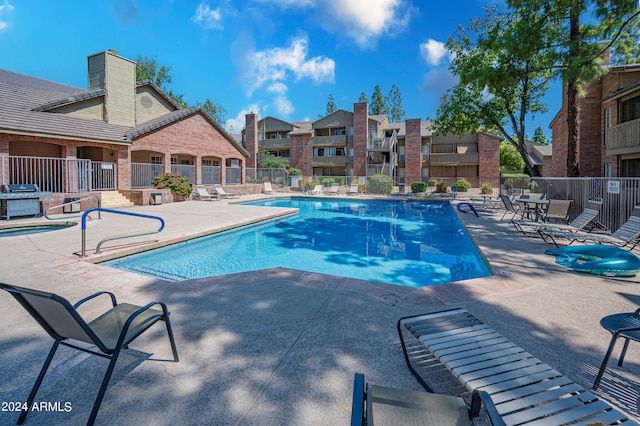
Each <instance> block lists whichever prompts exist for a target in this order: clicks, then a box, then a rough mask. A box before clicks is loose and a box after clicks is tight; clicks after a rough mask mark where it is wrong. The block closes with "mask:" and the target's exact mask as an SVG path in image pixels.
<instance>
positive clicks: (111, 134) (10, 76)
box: [0, 69, 249, 157]
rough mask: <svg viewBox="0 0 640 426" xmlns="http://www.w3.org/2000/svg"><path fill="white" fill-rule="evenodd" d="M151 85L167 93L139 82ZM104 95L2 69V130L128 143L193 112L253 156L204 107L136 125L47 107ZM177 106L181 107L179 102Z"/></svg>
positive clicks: (189, 109) (0, 111)
mask: <svg viewBox="0 0 640 426" xmlns="http://www.w3.org/2000/svg"><path fill="white" fill-rule="evenodd" d="M147 84H148V85H151V86H153V87H154V88H156V90H158V92H159V93H160V94H161V95H162V96H165V95H164V94H163V93H162V91H161V90H160V89H159V88H158V87H157V86H156V85H154V84H153V83H152V82H150V81H141V82H138V83H137V85H138V86H142V85H147ZM104 94H105V91H104V90H97V91H93V92H88V91H86V90H83V89H79V88H76V87H71V86H66V85H63V84H59V83H54V82H52V81H47V80H42V79H39V78H35V77H30V76H27V75H24V74H18V73H14V72H11V71H7V70H2V69H0V132H6V133H17V134H33V135H40V136H42V135H44V136H48V137H54V138H55V137H58V138H70V139H79V140H92V141H99V142H109V143H127V144H128V143H131V141H132V140H134V139H135V138H136V137H139V136H142V135H144V134H146V133H148V132H151V131H153V130H156V129H158V128H161V127H163V126H166V125H168V124H171V123H173V122H176V121H178V120H181V119H183V118H186V117H188V116H191V115H193V114H197V113H202V114H203V115H204V116H205V118H206V119H207V120H208V121H209V123H210V124H211V125H212V126H214V127H215V128H216V129H217V130H218V131H219V132H220V133H221V134H222V135H223V136H225V137H226V138H227V139H228V140H229V142H230V143H231V144H233V145H234V146H235V147H236V148H237V149H238V150H239V151H240V152H242V153H243V154H244V155H245V156H247V157H248V156H249V152H248V151H247V150H246V149H245V148H243V147H242V145H241V144H239V143H238V142H237V141H236V139H235V138H234V137H233V136H231V135H230V134H229V133H227V131H226V130H225V129H224V128H222V126H220V125H219V124H218V123H216V122H215V121H214V120H212V119H211V117H209V115H208V114H206V113H205V112H204V111H203V110H202V109H201V108H200V107H193V108H184V109H178V110H176V111H173V112H170V113H168V114H165V115H162V116H160V117H158V118H155V119H153V120H149V121H147V122H145V123H142V124H140V125H138V126H135V127H131V126H121V125H116V124H109V123H106V122H104V121H101V120H92V119H87V118H80V117H73V116H70V115H66V114H59V113H55V112H47V110H51V109H52V108H55V107H58V106H62V105H66V104H70V103H73V102H77V101H81V100H86V99H90V98H95V97H98V96H102V95H104ZM165 97H166V96H165ZM166 98H167V97H166ZM167 99H169V98H167ZM171 103H172V104H174V105H175V102H173V101H171ZM175 106H176V108H177V105H175Z"/></svg>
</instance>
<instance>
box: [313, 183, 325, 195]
mask: <svg viewBox="0 0 640 426" xmlns="http://www.w3.org/2000/svg"><path fill="white" fill-rule="evenodd" d="M320 194H322V185H316V186H315V187H314V188H313V189H312V190H311V195H320Z"/></svg>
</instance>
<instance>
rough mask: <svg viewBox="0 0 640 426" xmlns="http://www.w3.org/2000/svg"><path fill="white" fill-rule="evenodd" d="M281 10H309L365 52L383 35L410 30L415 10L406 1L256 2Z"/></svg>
mask: <svg viewBox="0 0 640 426" xmlns="http://www.w3.org/2000/svg"><path fill="white" fill-rule="evenodd" d="M253 1H254V2H256V3H264V4H269V5H276V6H279V7H281V8H282V9H288V8H298V9H303V8H309V9H314V10H313V11H310V12H309V14H310V15H311V14H313V15H314V16H316V19H315V21H316V22H317V24H318V25H319V26H320V27H322V28H324V29H325V30H326V31H328V32H330V33H333V34H339V35H343V36H346V37H348V38H350V39H352V40H354V41H355V43H356V44H357V45H358V46H359V47H360V48H363V49H366V48H373V47H374V46H375V44H376V42H377V41H378V39H379V38H380V37H382V36H384V35H387V36H394V35H395V34H398V33H399V32H402V31H404V30H405V29H406V28H408V23H409V21H410V20H411V17H412V15H413V14H414V13H415V12H416V8H415V7H413V6H412V5H411V4H409V3H407V2H406V1H405V0H347V1H345V0H253Z"/></svg>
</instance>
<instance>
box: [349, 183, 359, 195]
mask: <svg viewBox="0 0 640 426" xmlns="http://www.w3.org/2000/svg"><path fill="white" fill-rule="evenodd" d="M358 194H359V191H358V184H357V183H355V184H351V185H350V186H349V189H348V190H347V195H358Z"/></svg>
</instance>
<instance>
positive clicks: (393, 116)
mask: <svg viewBox="0 0 640 426" xmlns="http://www.w3.org/2000/svg"><path fill="white" fill-rule="evenodd" d="M385 104H386V105H387V109H388V111H389V115H390V117H389V119H390V120H391V122H392V123H399V122H401V121H404V117H405V112H404V110H403V109H402V95H401V94H400V89H399V88H398V86H396V85H395V84H393V85H392V86H391V90H390V91H389V94H388V95H387V97H386V99H385Z"/></svg>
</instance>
